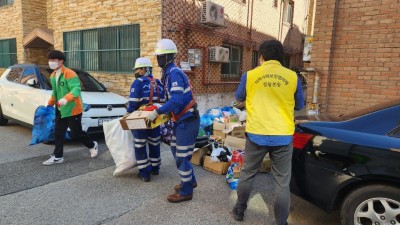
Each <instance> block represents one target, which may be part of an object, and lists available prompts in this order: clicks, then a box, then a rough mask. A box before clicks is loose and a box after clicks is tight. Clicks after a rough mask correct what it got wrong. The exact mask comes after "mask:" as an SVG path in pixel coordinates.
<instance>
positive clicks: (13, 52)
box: [0, 38, 17, 68]
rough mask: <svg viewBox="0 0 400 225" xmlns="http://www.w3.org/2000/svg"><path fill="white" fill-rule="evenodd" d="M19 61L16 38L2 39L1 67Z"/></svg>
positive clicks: (0, 42) (0, 43)
mask: <svg viewBox="0 0 400 225" xmlns="http://www.w3.org/2000/svg"><path fill="white" fill-rule="evenodd" d="M16 63H17V44H16V41H15V38H13V39H6V40H0V67H3V68H5V67H9V66H11V65H14V64H16Z"/></svg>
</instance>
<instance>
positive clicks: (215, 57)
mask: <svg viewBox="0 0 400 225" xmlns="http://www.w3.org/2000/svg"><path fill="white" fill-rule="evenodd" d="M209 53H210V54H209V58H208V61H210V62H222V63H228V62H229V48H224V47H220V46H213V47H210V48H209Z"/></svg>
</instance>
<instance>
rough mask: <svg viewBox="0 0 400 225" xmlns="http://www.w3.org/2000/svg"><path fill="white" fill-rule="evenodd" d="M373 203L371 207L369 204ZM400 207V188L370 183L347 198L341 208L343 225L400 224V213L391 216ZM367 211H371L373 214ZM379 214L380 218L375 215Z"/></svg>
mask: <svg viewBox="0 0 400 225" xmlns="http://www.w3.org/2000/svg"><path fill="white" fill-rule="evenodd" d="M371 204H372V205H373V207H372V209H369V207H368V206H369V205H371ZM399 209H400V190H399V188H396V187H392V186H388V185H369V186H365V187H361V188H358V189H356V190H355V191H353V192H351V193H350V194H349V195H348V196H347V197H346V198H345V200H344V201H343V203H342V206H341V209H340V221H341V223H342V225H355V224H363V225H364V224H373V225H374V224H399V223H400V214H398V215H397V216H394V217H393V216H390V215H391V214H393V212H394V211H395V210H397V211H398V210H399ZM366 212H371V214H368V213H366ZM359 213H363V215H362V216H361V215H360V214H359ZM377 214H379V218H378V217H374V215H377ZM388 217H390V218H388Z"/></svg>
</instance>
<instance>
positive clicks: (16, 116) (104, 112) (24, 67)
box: [0, 64, 128, 132]
mask: <svg viewBox="0 0 400 225" xmlns="http://www.w3.org/2000/svg"><path fill="white" fill-rule="evenodd" d="M73 70H74V71H75V72H76V73H77V74H78V76H79V78H80V81H81V86H82V101H83V106H84V112H83V114H82V129H83V130H84V131H87V132H101V131H102V130H103V128H102V125H103V122H105V121H109V120H111V119H115V118H119V117H122V116H123V115H124V114H125V112H126V105H127V102H128V99H127V98H125V97H122V96H120V95H117V94H115V93H111V92H108V91H107V89H106V88H105V87H104V85H103V84H101V83H99V82H98V81H97V80H96V79H94V78H93V77H92V76H91V75H90V74H88V73H87V72H84V71H82V70H78V69H73ZM50 73H51V70H50V69H48V68H46V67H38V66H36V65H34V64H16V65H14V66H10V67H9V68H8V69H7V70H6V71H5V72H4V73H3V75H2V76H1V78H0V125H3V126H4V125H7V123H8V120H9V119H11V120H13V121H16V122H17V123H20V124H22V125H26V126H30V127H31V126H33V118H34V113H35V111H36V109H37V108H38V107H39V106H41V105H42V106H46V105H47V101H48V100H49V99H50V96H51V85H50Z"/></svg>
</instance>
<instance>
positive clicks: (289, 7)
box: [283, 1, 294, 25]
mask: <svg viewBox="0 0 400 225" xmlns="http://www.w3.org/2000/svg"><path fill="white" fill-rule="evenodd" d="M293 8H294V2H293V1H285V7H284V8H283V10H284V12H283V13H284V16H283V22H285V23H288V24H290V25H291V24H292V22H293Z"/></svg>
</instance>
